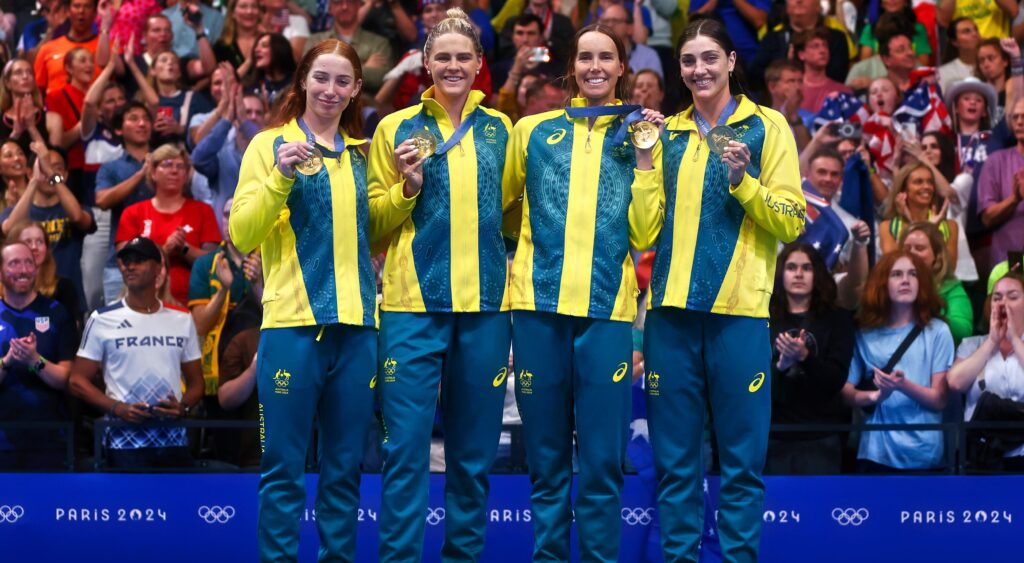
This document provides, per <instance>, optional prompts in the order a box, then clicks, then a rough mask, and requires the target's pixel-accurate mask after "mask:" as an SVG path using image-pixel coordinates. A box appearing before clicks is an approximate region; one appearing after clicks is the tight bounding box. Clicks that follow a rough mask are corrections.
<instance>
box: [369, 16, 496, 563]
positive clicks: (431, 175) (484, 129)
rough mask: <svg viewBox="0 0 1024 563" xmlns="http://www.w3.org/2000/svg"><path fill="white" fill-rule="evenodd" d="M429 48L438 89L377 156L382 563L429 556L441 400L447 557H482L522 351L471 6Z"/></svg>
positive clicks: (373, 174) (390, 129)
mask: <svg viewBox="0 0 1024 563" xmlns="http://www.w3.org/2000/svg"><path fill="white" fill-rule="evenodd" d="M447 15H448V17H447V18H446V19H444V20H442V21H441V22H440V23H439V24H437V25H436V26H434V27H433V28H432V29H431V30H430V32H429V33H428V35H427V39H426V42H425V44H424V47H423V60H424V66H425V67H426V70H427V73H428V74H429V75H430V76H431V77H432V79H433V82H434V84H433V86H432V87H431V88H429V89H428V90H427V91H426V92H424V93H423V96H422V103H420V104H417V105H415V106H413V107H410V108H406V109H404V110H400V111H397V112H395V113H392V114H391V115H389V116H387V117H385V118H384V119H383V120H381V122H380V125H378V127H377V132H376V133H375V135H374V139H373V144H372V146H371V148H370V175H369V178H370V180H369V183H370V195H369V197H370V216H371V218H372V225H373V228H372V232H373V238H374V239H375V241H378V240H381V239H383V240H387V239H390V246H389V247H388V254H387V260H386V262H385V264H384V276H383V277H384V301H383V303H382V304H381V314H380V348H379V369H378V371H377V386H376V389H377V392H378V393H379V397H380V401H381V411H382V413H383V422H384V439H383V458H384V469H383V490H384V491H386V493H385V494H384V496H383V498H382V500H381V509H380V519H379V526H380V548H379V554H380V560H381V561H384V562H388V561H418V560H420V559H421V557H422V552H423V538H424V525H425V517H426V514H427V490H428V488H429V452H430V435H431V429H432V428H433V424H434V412H435V407H436V405H437V402H438V386H439V385H440V398H441V409H442V423H443V426H444V445H445V463H446V475H447V478H446V481H445V508H444V510H445V541H444V547H443V548H442V553H441V555H442V558H443V559H444V560H446V561H448V560H452V561H478V560H479V559H480V557H481V555H482V552H483V546H484V532H485V528H486V526H487V512H486V508H487V491H488V481H487V474H488V472H489V471H490V468H491V465H492V463H493V461H494V457H495V455H496V453H497V449H498V438H499V435H500V433H501V414H502V409H503V405H504V397H505V388H506V383H505V381H506V378H507V377H508V351H509V344H510V341H511V332H510V330H511V329H510V326H509V322H510V321H509V313H508V298H507V295H506V287H507V283H506V280H507V276H506V259H505V244H504V241H503V240H502V232H501V230H502V216H503V213H504V211H505V210H507V209H509V208H512V207H515V203H516V202H515V200H514V198H513V197H512V195H511V194H509V193H507V192H504V191H503V190H502V184H501V171H502V168H503V166H504V163H505V151H506V145H507V142H508V137H509V133H510V132H511V130H512V125H511V123H510V122H509V120H508V118H507V117H505V115H504V114H502V113H499V112H497V111H493V110H490V109H487V108H484V107H483V106H481V105H480V103H481V102H482V101H483V100H484V94H483V93H482V92H480V91H478V90H473V89H472V83H473V80H474V79H475V78H476V75H477V73H478V72H479V71H480V66H481V63H482V55H483V48H482V46H481V45H480V37H479V35H478V32H477V31H476V29H475V28H474V27H473V25H472V23H470V21H469V19H468V18H467V16H466V15H465V14H464V13H463V12H462V10H459V9H451V10H449V11H448V14H447Z"/></svg>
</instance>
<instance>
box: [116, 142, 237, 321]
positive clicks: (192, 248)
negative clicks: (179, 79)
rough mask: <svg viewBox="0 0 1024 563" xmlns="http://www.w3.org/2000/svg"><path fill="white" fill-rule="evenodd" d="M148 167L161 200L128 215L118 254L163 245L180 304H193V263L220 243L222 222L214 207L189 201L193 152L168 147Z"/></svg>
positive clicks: (128, 210) (159, 150)
mask: <svg viewBox="0 0 1024 563" xmlns="http://www.w3.org/2000/svg"><path fill="white" fill-rule="evenodd" d="M146 166H148V167H149V171H148V172H147V174H146V175H147V179H148V180H149V183H150V185H152V186H153V190H154V191H155V192H156V196H154V197H153V198H151V199H147V200H145V201H140V202H139V203H136V204H133V205H130V206H128V207H127V208H126V209H125V210H124V213H122V214H121V222H120V223H118V225H117V235H116V236H115V238H114V240H115V242H116V243H117V249H118V250H120V249H121V247H122V246H124V244H125V243H127V242H128V241H130V240H131V239H133V238H135V237H146V238H149V239H152V240H153V241H154V242H156V243H157V244H159V245H161V246H162V247H163V249H164V252H165V253H166V254H167V257H168V259H169V260H170V265H171V267H170V274H171V295H173V296H174V299H175V300H177V301H178V303H187V302H188V281H189V275H190V273H191V270H192V262H194V261H195V259H196V258H198V257H200V256H202V255H204V254H206V253H207V252H210V251H211V250H213V249H214V248H216V247H217V244H218V243H220V230H219V229H218V228H217V218H216V217H215V216H214V213H213V208H211V207H210V206H209V205H207V204H205V203H203V202H200V201H196V200H194V199H192V198H191V197H188V196H186V195H185V186H186V185H187V184H188V182H189V179H190V177H191V172H192V166H191V164H190V162H189V158H188V152H186V151H184V150H182V149H180V148H178V147H176V146H174V145H162V146H160V147H158V148H157V149H156V150H154V151H153V153H152V154H151V155H150V158H149V161H148V162H147V164H146Z"/></svg>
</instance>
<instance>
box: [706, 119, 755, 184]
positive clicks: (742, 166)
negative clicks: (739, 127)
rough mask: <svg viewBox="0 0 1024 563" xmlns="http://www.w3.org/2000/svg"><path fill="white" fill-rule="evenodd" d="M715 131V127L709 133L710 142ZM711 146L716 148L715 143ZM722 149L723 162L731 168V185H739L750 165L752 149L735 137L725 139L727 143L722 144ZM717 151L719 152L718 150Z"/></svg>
mask: <svg viewBox="0 0 1024 563" xmlns="http://www.w3.org/2000/svg"><path fill="white" fill-rule="evenodd" d="M716 129H717V127H716ZM714 133H715V130H714V129H712V130H711V131H710V132H709V133H708V139H709V144H710V143H711V135H713V134H714ZM719 143H721V141H719ZM711 146H712V150H714V146H715V145H711ZM721 151H722V152H721V155H722V162H723V163H724V164H725V165H726V166H727V167H728V168H729V185H730V186H735V185H738V184H739V183H740V182H742V181H743V175H744V174H746V173H747V166H749V165H750V149H749V148H747V145H746V143H743V142H741V141H738V140H736V138H735V137H733V138H731V139H727V140H725V145H724V146H721ZM715 152H716V153H717V152H718V151H715Z"/></svg>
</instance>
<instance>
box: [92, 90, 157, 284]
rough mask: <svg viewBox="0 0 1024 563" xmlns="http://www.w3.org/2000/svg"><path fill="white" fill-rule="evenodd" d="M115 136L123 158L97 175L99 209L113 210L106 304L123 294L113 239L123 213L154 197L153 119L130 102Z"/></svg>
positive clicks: (119, 114)
mask: <svg viewBox="0 0 1024 563" xmlns="http://www.w3.org/2000/svg"><path fill="white" fill-rule="evenodd" d="M112 125H113V127H114V132H115V133H117V135H118V136H120V137H121V138H122V140H123V141H124V154H123V155H121V158H118V159H117V160H112V161H110V162H107V163H105V164H103V166H100V169H99V172H97V173H96V206H97V207H99V208H100V209H110V210H111V214H110V243H109V244H110V253H109V256H108V259H107V266H106V267H105V268H104V270H103V301H104V302H105V303H110V302H111V301H113V300H115V299H117V296H118V294H119V293H120V292H121V272H120V271H119V270H118V269H117V262H116V261H115V259H114V238H115V236H116V235H117V224H118V222H119V221H120V220H121V212H122V211H124V208H125V207H128V206H129V205H131V204H133V203H138V202H140V201H143V200H146V199H149V198H151V197H153V196H154V195H155V194H154V192H153V189H152V188H151V187H150V186H149V184H147V183H146V166H145V164H146V157H147V155H148V154H149V140H150V136H151V135H152V134H153V116H152V115H150V113H149V110H148V109H146V106H145V105H143V104H142V103H140V102H136V101H131V102H128V103H127V104H125V105H124V106H122V107H121V109H119V110H118V111H117V113H115V114H114V120H113V124H112Z"/></svg>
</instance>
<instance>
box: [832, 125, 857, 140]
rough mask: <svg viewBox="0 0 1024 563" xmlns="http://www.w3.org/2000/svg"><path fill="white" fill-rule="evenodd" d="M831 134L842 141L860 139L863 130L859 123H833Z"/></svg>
mask: <svg viewBox="0 0 1024 563" xmlns="http://www.w3.org/2000/svg"><path fill="white" fill-rule="evenodd" d="M832 133H833V134H834V135H836V136H837V137H841V138H843V139H860V137H861V135H862V134H863V129H862V128H861V125H860V123H849V122H844V123H833V124H832Z"/></svg>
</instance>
